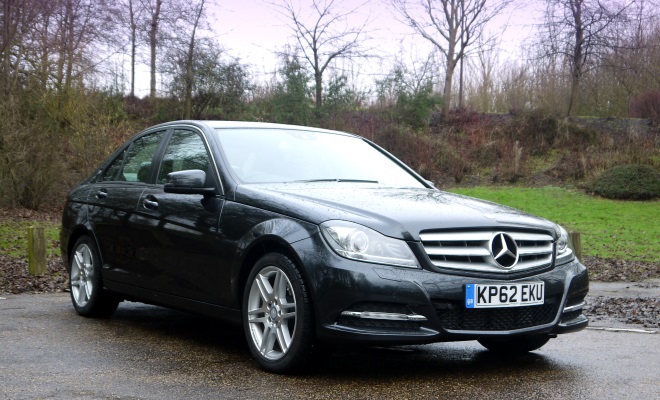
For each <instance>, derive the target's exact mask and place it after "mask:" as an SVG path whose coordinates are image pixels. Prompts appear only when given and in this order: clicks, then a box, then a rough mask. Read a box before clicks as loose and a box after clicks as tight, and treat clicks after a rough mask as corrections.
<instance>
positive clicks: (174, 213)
mask: <svg viewBox="0 0 660 400" xmlns="http://www.w3.org/2000/svg"><path fill="white" fill-rule="evenodd" d="M209 154H210V153H209V151H208V148H207V144H206V142H205V140H204V137H203V136H202V134H201V132H198V131H196V130H193V129H175V130H174V131H173V132H172V134H171V137H170V139H169V141H168V144H167V147H166V148H165V150H164V152H163V156H162V161H161V162H160V168H159V170H158V174H157V176H156V181H155V184H154V185H150V186H149V187H147V188H145V190H144V192H142V194H141V196H140V200H139V202H138V205H137V214H136V226H139V227H141V228H142V231H141V233H140V234H139V235H138V236H139V238H137V241H138V242H139V248H138V249H137V251H138V253H137V255H138V257H139V258H140V260H142V261H143V262H144V263H145V269H143V271H142V272H143V273H144V276H143V277H142V282H141V285H142V286H144V287H146V288H149V289H152V290H154V291H157V292H162V293H166V294H171V295H176V296H180V297H185V298H187V299H193V300H198V301H203V302H208V303H217V300H218V297H219V296H218V284H217V282H218V279H219V269H220V268H221V265H222V264H223V262H222V256H221V254H220V250H219V248H220V247H219V238H218V220H219V218H220V213H221V211H222V206H223V198H222V196H221V190H220V185H219V180H218V177H217V173H216V169H215V166H214V165H213V162H212V159H211V157H210V156H209ZM190 169H198V170H202V171H204V172H205V173H206V181H207V182H206V186H207V187H215V188H218V190H217V191H216V195H210V196H209V195H207V196H204V195H199V194H175V193H165V191H164V184H165V182H166V180H167V174H168V173H170V172H176V171H182V170H190Z"/></svg>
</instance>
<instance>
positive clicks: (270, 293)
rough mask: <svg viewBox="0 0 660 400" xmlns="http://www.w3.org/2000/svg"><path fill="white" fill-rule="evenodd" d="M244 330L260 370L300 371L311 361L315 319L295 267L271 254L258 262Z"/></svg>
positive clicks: (246, 296)
mask: <svg viewBox="0 0 660 400" xmlns="http://www.w3.org/2000/svg"><path fill="white" fill-rule="evenodd" d="M243 328H244V330H245V336H246V338H247V342H248V346H249V348H250V352H251V353H252V355H253V356H254V358H255V359H256V361H257V363H258V364H259V366H260V367H261V368H263V369H264V370H266V371H270V372H275V373H280V374H283V373H291V372H297V371H300V370H301V369H302V368H303V367H304V366H305V365H307V363H308V362H309V360H310V358H311V353H312V349H313V346H314V318H313V312H312V305H311V301H310V298H309V293H308V290H307V287H306V285H305V282H304V280H303V278H302V275H301V274H300V271H299V269H298V268H297V267H296V265H295V264H294V263H293V261H291V259H289V258H288V257H286V256H285V255H283V254H279V253H270V254H266V255H265V256H263V257H262V258H261V259H259V261H257V262H256V264H255V265H254V267H253V268H252V271H251V272H250V275H249V277H248V280H247V282H246V285H245V291H244V294H243Z"/></svg>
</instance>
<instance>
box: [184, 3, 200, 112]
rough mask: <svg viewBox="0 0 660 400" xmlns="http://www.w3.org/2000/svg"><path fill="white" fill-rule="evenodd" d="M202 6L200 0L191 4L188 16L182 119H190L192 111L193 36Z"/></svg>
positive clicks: (197, 26) (198, 23) (197, 27)
mask: <svg viewBox="0 0 660 400" xmlns="http://www.w3.org/2000/svg"><path fill="white" fill-rule="evenodd" d="M204 4H205V0H200V1H199V2H198V3H197V4H192V5H191V6H192V9H191V10H190V11H191V12H192V13H191V14H190V21H189V29H190V30H189V37H188V50H187V53H186V75H185V82H186V90H185V95H184V102H183V118H184V119H190V114H191V111H192V90H193V79H194V76H193V61H194V60H193V58H194V54H195V44H196V42H195V35H196V34H197V30H198V29H199V27H200V24H201V23H202V17H203V16H204Z"/></svg>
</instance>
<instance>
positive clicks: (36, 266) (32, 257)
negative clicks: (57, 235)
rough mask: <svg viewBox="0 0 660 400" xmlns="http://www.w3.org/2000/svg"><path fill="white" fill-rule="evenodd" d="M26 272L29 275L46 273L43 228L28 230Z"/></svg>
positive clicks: (30, 228)
mask: <svg viewBox="0 0 660 400" xmlns="http://www.w3.org/2000/svg"><path fill="white" fill-rule="evenodd" d="M28 270H29V272H30V275H43V274H45V273H46V234H45V233H44V227H43V226H38V225H33V226H31V227H29V228H28Z"/></svg>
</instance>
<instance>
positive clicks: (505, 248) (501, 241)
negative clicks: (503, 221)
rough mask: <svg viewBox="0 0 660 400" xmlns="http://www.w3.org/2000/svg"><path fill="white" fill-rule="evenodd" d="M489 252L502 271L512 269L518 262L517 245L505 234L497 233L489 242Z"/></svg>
mask: <svg viewBox="0 0 660 400" xmlns="http://www.w3.org/2000/svg"><path fill="white" fill-rule="evenodd" d="M490 252H491V253H492V254H493V258H494V259H495V262H496V263H497V265H499V266H500V267H502V268H504V269H509V268H513V266H514V265H516V263H517V262H518V245H516V241H515V240H513V238H512V237H511V236H509V235H507V234H506V233H503V232H498V233H496V234H495V235H493V238H492V239H491V240H490Z"/></svg>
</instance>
